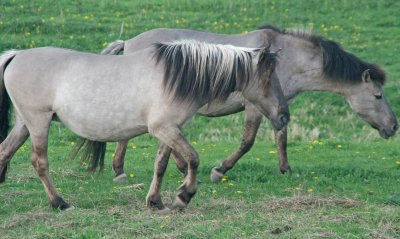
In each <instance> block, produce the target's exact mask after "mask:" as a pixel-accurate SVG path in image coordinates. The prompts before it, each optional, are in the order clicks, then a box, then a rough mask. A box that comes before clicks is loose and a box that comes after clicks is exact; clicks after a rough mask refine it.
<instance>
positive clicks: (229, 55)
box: [154, 40, 274, 102]
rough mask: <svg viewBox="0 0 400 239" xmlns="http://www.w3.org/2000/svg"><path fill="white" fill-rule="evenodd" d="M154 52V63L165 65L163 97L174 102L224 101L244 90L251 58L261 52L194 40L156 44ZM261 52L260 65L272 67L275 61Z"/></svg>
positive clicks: (250, 75)
mask: <svg viewBox="0 0 400 239" xmlns="http://www.w3.org/2000/svg"><path fill="white" fill-rule="evenodd" d="M154 48H155V50H156V51H155V53H154V56H155V58H156V60H157V63H159V62H160V61H161V60H162V61H163V63H164V68H165V77H164V89H165V91H166V93H167V94H171V96H172V99H173V100H179V101H189V102H193V101H194V100H196V99H207V100H208V102H210V101H224V100H226V99H227V98H228V96H229V95H230V94H231V93H232V92H234V91H238V90H239V91H240V90H242V89H243V88H245V87H246V86H247V84H248V83H249V81H250V78H251V77H252V76H253V75H252V74H253V69H252V67H253V66H252V59H253V55H255V53H256V52H258V51H259V50H260V49H250V48H241V47H234V46H232V45H219V44H208V43H204V42H199V41H195V40H180V41H174V42H171V43H156V44H154ZM263 51H265V53H267V55H265V56H266V57H265V56H264V57H262V58H261V57H260V60H262V61H264V63H262V62H259V64H264V65H265V67H273V66H274V64H272V63H273V62H274V57H271V54H270V53H269V51H268V49H264V50H263ZM268 54H269V55H268ZM265 61H268V62H265ZM271 62H272V63H271ZM259 70H260V69H257V71H259Z"/></svg>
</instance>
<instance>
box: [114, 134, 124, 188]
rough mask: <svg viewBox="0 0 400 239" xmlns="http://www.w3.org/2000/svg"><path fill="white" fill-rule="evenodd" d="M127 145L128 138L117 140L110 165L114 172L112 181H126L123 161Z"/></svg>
mask: <svg viewBox="0 0 400 239" xmlns="http://www.w3.org/2000/svg"><path fill="white" fill-rule="evenodd" d="M127 147H128V140H123V141H118V142H117V145H116V147H115V151H114V158H113V162H112V165H113V166H112V167H113V170H114V172H115V177H114V179H113V181H115V182H126V181H127V176H126V174H125V172H124V161H125V154H126V148H127Z"/></svg>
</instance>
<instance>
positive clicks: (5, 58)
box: [0, 50, 18, 183]
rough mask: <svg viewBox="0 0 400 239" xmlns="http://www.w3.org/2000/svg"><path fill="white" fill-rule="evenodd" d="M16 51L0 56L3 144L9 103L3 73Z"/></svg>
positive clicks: (1, 174) (0, 173)
mask: <svg viewBox="0 0 400 239" xmlns="http://www.w3.org/2000/svg"><path fill="white" fill-rule="evenodd" d="M17 53H18V51H15V50H12V51H7V52H5V53H4V54H2V55H1V56H0V143H1V142H3V141H4V140H5V139H6V137H7V134H8V130H9V128H10V111H11V110H10V109H11V102H10V97H9V96H8V93H7V91H6V87H5V85H4V71H5V70H6V68H7V66H8V64H10V62H11V61H12V59H14V57H15V56H16V55H17ZM8 167H9V166H8V163H7V165H6V166H5V167H4V168H3V169H0V183H2V182H4V181H5V180H6V173H7V168H8Z"/></svg>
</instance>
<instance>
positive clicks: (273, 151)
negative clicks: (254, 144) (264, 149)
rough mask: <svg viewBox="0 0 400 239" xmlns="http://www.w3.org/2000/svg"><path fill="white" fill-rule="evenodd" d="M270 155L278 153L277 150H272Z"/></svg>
mask: <svg viewBox="0 0 400 239" xmlns="http://www.w3.org/2000/svg"><path fill="white" fill-rule="evenodd" d="M268 153H269V154H276V151H275V150H270V151H268Z"/></svg>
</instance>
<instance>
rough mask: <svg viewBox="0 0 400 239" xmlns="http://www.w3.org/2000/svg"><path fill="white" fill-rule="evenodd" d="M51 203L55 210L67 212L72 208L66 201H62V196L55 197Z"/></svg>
mask: <svg viewBox="0 0 400 239" xmlns="http://www.w3.org/2000/svg"><path fill="white" fill-rule="evenodd" d="M50 203H51V206H52V207H53V208H54V209H60V210H66V209H70V208H71V206H70V205H69V204H68V203H66V202H65V201H64V199H62V197H60V196H57V197H55V198H54V199H53V200H51V202H50ZM72 208H73V207H72Z"/></svg>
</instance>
